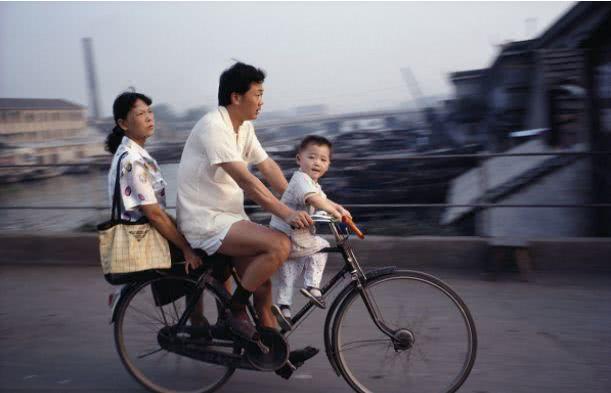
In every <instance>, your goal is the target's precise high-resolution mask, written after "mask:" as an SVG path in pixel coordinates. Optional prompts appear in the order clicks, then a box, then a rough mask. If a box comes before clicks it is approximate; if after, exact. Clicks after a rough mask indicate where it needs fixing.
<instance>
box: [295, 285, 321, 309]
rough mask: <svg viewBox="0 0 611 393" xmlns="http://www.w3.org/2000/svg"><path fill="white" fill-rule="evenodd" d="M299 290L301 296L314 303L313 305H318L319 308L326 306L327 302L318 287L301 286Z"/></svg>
mask: <svg viewBox="0 0 611 393" xmlns="http://www.w3.org/2000/svg"><path fill="white" fill-rule="evenodd" d="M300 292H301V294H302V295H303V296H305V297H307V298H308V299H310V300H311V301H312V303H314V305H315V306H318V307H320V308H326V307H327V304H326V303H325V299H323V298H322V293H321V292H320V289H318V288H315V287H307V288H301V290H300Z"/></svg>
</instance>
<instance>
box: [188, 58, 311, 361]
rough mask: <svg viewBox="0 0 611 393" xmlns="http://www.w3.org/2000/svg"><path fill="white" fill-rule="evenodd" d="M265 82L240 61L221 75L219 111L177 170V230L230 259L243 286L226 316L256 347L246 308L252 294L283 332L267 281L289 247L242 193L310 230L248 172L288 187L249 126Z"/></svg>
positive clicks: (300, 214) (266, 318) (296, 357)
mask: <svg viewBox="0 0 611 393" xmlns="http://www.w3.org/2000/svg"><path fill="white" fill-rule="evenodd" d="M264 79H265V73H264V72H263V71H262V70H260V69H257V68H255V67H253V66H251V65H247V64H244V63H240V62H238V63H235V64H234V65H233V66H232V67H230V68H229V69H227V70H225V71H224V72H223V73H222V74H221V77H220V83H219V91H218V103H219V107H218V108H217V109H215V110H213V111H211V112H209V113H207V114H206V115H205V116H204V117H203V118H202V119H200V120H199V121H198V122H197V124H195V126H194V128H193V130H192V131H191V133H190V135H189V137H188V139H187V141H186V143H185V146H184V150H183V152H182V157H181V160H180V165H179V168H178V196H177V219H178V225H179V228H180V229H181V231H182V232H183V233H184V235H185V237H186V239H187V240H188V241H189V243H190V245H191V246H192V247H193V248H194V249H203V250H204V251H205V253H206V254H207V255H213V254H215V253H220V254H223V255H227V256H230V257H232V263H233V266H234V267H235V269H236V270H237V272H238V275H239V277H240V280H239V282H238V283H237V288H236V290H235V291H234V293H233V295H232V297H231V306H230V309H231V310H230V312H229V313H228V315H226V318H227V322H228V325H229V328H230V330H231V331H232V333H233V334H234V335H236V336H238V337H241V338H243V339H245V340H247V341H250V342H258V341H259V335H258V332H257V330H256V327H255V326H254V325H253V323H252V322H251V321H250V319H249V317H248V314H247V313H246V310H245V307H246V304H247V303H248V301H249V298H250V297H251V296H253V301H254V306H255V309H256V311H257V314H258V315H259V318H260V323H261V326H263V327H269V328H274V329H277V327H278V326H277V322H276V319H275V318H274V316H273V314H272V313H271V306H272V288H271V280H270V278H271V276H272V275H273V274H274V272H275V271H276V270H277V269H278V268H279V267H280V266H281V265H282V264H283V263H284V261H285V260H286V259H287V257H288V255H289V251H290V247H291V243H290V241H289V238H288V237H287V236H286V235H285V234H283V233H280V232H278V231H275V230H272V229H269V228H267V227H264V226H262V225H258V224H255V223H253V222H251V221H250V220H249V218H248V216H247V215H246V213H245V211H244V193H246V194H247V195H248V196H249V198H250V199H252V200H253V201H255V202H256V203H258V204H259V205H260V206H261V207H263V209H265V210H266V211H268V212H270V213H272V214H274V215H276V216H278V217H281V218H282V219H283V220H284V221H285V222H286V223H287V224H289V225H290V226H292V227H294V228H298V229H302V228H307V227H309V226H310V225H312V220H311V218H310V216H309V215H308V214H307V213H306V212H304V211H295V210H293V209H291V208H289V207H287V206H286V205H285V204H283V203H282V202H280V201H279V200H278V199H277V198H276V197H275V196H274V195H273V194H272V192H271V191H270V190H268V189H267V187H266V186H265V185H264V184H263V183H262V182H261V181H260V180H259V179H258V178H257V177H255V176H254V175H253V174H252V173H251V172H250V171H249V170H248V167H247V165H249V164H250V165H254V166H256V167H257V169H258V170H259V171H260V172H261V173H262V175H263V177H264V178H265V179H266V180H267V182H268V183H269V184H270V186H271V188H272V189H273V190H274V191H275V192H276V193H278V194H282V193H283V192H284V190H285V189H286V187H287V181H286V179H285V177H284V175H283V174H282V171H281V170H280V168H279V167H278V165H277V164H276V162H275V161H274V160H272V159H271V158H270V157H268V155H267V153H266V152H265V150H263V148H262V147H261V144H260V143H259V140H258V139H257V136H256V135H255V130H254V126H253V124H252V123H251V121H252V120H255V119H256V118H257V116H258V114H259V112H260V111H261V108H262V106H263V81H264ZM316 352H317V350H314V349H313V348H306V349H305V350H302V351H295V352H293V353H291V357H290V360H291V362H293V363H295V362H299V363H301V362H302V361H304V360H306V359H307V358H309V357H311V356H313V355H315V354H316Z"/></svg>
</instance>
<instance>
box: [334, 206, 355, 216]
mask: <svg viewBox="0 0 611 393" xmlns="http://www.w3.org/2000/svg"><path fill="white" fill-rule="evenodd" d="M337 207H338V210H339V212H340V213H341V215H342V216H348V217H349V218H350V219H352V214H350V212H349V211H348V210H346V209H344V207H343V206H339V205H338V206H337Z"/></svg>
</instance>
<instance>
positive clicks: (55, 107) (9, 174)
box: [0, 98, 104, 183]
mask: <svg viewBox="0 0 611 393" xmlns="http://www.w3.org/2000/svg"><path fill="white" fill-rule="evenodd" d="M103 153H104V150H103V137H102V135H101V134H99V132H97V130H95V129H92V128H90V127H89V126H88V125H87V119H86V108H85V107H83V106H80V105H77V104H73V103H71V102H68V101H65V100H60V99H39V98H36V99H35V98H32V99H27V98H0V163H1V164H2V165H23V164H54V165H55V164H56V165H60V164H75V163H84V162H87V160H89V159H91V157H93V156H98V155H101V154H103ZM70 170H72V171H75V170H77V171H78V169H77V168H75V167H72V168H68V167H61V166H51V167H35V168H1V169H0V183H6V182H16V181H23V180H33V179H38V178H44V177H50V176H57V175H60V174H62V173H65V172H66V171H70Z"/></svg>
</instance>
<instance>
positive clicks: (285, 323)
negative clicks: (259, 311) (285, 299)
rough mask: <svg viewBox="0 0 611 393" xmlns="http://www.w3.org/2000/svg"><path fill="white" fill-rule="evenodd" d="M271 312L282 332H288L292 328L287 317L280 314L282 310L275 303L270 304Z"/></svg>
mask: <svg viewBox="0 0 611 393" xmlns="http://www.w3.org/2000/svg"><path fill="white" fill-rule="evenodd" d="M272 314H274V316H275V317H276V321H278V325H280V328H281V329H282V331H283V332H288V331H291V330H293V324H292V323H291V321H290V320H289V319H287V318H286V317H285V316H284V315H282V310H280V307H278V306H277V305H275V304H274V305H272Z"/></svg>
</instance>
